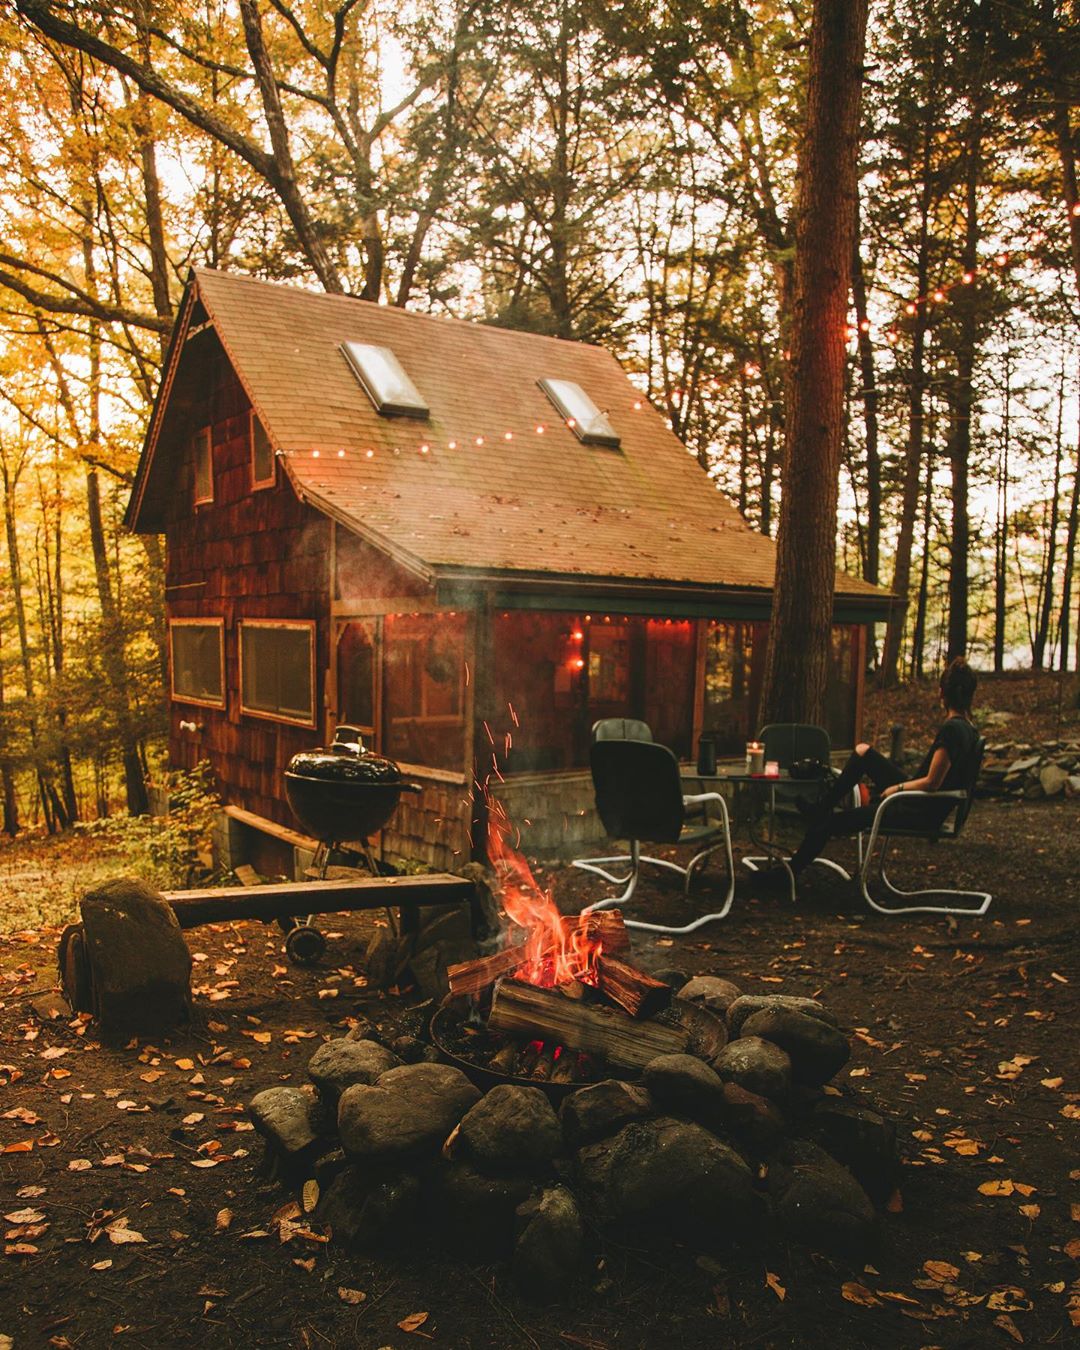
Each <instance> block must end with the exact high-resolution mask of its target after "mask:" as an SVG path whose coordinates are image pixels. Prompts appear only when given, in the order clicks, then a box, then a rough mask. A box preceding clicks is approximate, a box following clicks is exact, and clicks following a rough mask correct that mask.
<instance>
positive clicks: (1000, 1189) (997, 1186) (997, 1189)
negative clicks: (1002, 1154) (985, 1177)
mask: <svg viewBox="0 0 1080 1350" xmlns="http://www.w3.org/2000/svg"><path fill="white" fill-rule="evenodd" d="M1014 1189H1015V1188H1014V1186H1013V1184H1012V1182H1011V1181H1005V1180H999V1181H984V1182H983V1184H982V1185H981V1186H980V1187H979V1194H980V1195H1012V1193H1013V1190H1014Z"/></svg>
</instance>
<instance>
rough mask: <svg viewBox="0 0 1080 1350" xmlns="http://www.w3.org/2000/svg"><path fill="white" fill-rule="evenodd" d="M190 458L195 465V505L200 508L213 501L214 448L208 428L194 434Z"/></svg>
mask: <svg viewBox="0 0 1080 1350" xmlns="http://www.w3.org/2000/svg"><path fill="white" fill-rule="evenodd" d="M191 456H192V460H193V461H194V464H195V505H196V506H200V505H201V504H202V503H203V502H212V501H213V500H214V448H213V444H212V440H211V436H210V428H209V427H203V428H202V430H201V431H197V432H196V433H195V435H194V437H193V438H192V444H191Z"/></svg>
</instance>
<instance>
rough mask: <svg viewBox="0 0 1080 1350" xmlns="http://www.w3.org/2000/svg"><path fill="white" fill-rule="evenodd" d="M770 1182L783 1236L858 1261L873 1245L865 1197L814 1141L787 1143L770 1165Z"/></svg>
mask: <svg viewBox="0 0 1080 1350" xmlns="http://www.w3.org/2000/svg"><path fill="white" fill-rule="evenodd" d="M769 1187H770V1190H771V1191H772V1192H773V1195H774V1213H775V1216H776V1222H777V1224H778V1226H779V1228H780V1230H781V1232H782V1233H783V1235H784V1237H785V1238H787V1239H789V1240H791V1239H794V1240H795V1241H797V1242H801V1243H803V1244H805V1245H806V1246H808V1247H812V1248H814V1250H816V1251H824V1252H833V1253H836V1254H837V1255H840V1256H846V1257H849V1258H853V1259H859V1260H860V1261H861V1260H863V1259H865V1258H866V1257H867V1255H872V1254H873V1252H874V1251H875V1249H876V1248H877V1245H878V1243H879V1241H880V1226H879V1222H878V1217H877V1214H876V1212H875V1210H874V1206H873V1205H872V1204H871V1202H870V1198H869V1196H868V1195H867V1194H866V1192H865V1191H864V1190H863V1188H862V1187H861V1186H860V1185H859V1183H858V1182H857V1181H856V1180H855V1178H854V1177H853V1176H852V1175H851V1173H850V1172H849V1171H848V1170H847V1168H846V1167H842V1166H841V1165H840V1164H839V1163H838V1162H837V1161H836V1160H835V1159H834V1158H831V1157H830V1156H829V1155H828V1154H827V1153H826V1152H825V1150H824V1149H821V1148H818V1146H817V1145H816V1144H812V1143H808V1142H806V1141H803V1140H797V1141H793V1142H791V1143H789V1144H788V1146H787V1148H786V1149H785V1151H784V1154H783V1155H782V1156H781V1159H780V1161H779V1162H778V1163H774V1164H773V1165H772V1166H770V1168H769Z"/></svg>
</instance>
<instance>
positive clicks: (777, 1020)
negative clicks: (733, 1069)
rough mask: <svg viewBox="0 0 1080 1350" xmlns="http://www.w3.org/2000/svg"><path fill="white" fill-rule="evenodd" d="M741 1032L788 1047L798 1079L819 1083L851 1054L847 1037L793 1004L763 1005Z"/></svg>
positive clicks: (826, 1080)
mask: <svg viewBox="0 0 1080 1350" xmlns="http://www.w3.org/2000/svg"><path fill="white" fill-rule="evenodd" d="M742 1036H744V1037H745V1036H760V1037H761V1039H762V1040H765V1041H772V1043H773V1044H774V1045H778V1046H779V1047H780V1049H781V1050H785V1051H786V1052H787V1054H788V1057H789V1058H790V1060H791V1072H792V1076H793V1078H794V1079H795V1080H796V1082H798V1083H803V1084H809V1085H810V1086H812V1087H820V1086H821V1084H822V1083H827V1082H828V1081H829V1079H830V1078H831V1077H832V1076H833V1074H835V1073H837V1072H838V1071H839V1070H840V1069H842V1068H843V1067H844V1065H845V1064H846V1063H847V1062H848V1060H849V1059H850V1057H851V1046H850V1044H849V1043H848V1038H847V1037H846V1036H845V1035H844V1033H843V1032H842V1031H838V1030H837V1029H836V1027H831V1026H829V1024H828V1023H827V1022H823V1021H821V1020H820V1018H817V1017H809V1016H807V1014H806V1013H804V1012H799V1011H797V1010H796V1009H794V1008H763V1009H762V1011H761V1012H756V1013H752V1014H751V1015H750V1016H749V1017H748V1018H747V1019H746V1021H745V1022H744V1023H743V1024H742Z"/></svg>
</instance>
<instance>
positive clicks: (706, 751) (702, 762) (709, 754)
mask: <svg viewBox="0 0 1080 1350" xmlns="http://www.w3.org/2000/svg"><path fill="white" fill-rule="evenodd" d="M697 771H698V773H700V774H701V775H702V776H703V777H707V778H711V777H712V775H713V774H715V773H716V741H715V740H714V739H713V737H712V736H702V737H701V738H700V739H699V740H698V743H697Z"/></svg>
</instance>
